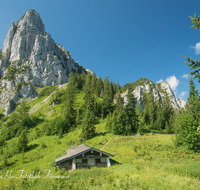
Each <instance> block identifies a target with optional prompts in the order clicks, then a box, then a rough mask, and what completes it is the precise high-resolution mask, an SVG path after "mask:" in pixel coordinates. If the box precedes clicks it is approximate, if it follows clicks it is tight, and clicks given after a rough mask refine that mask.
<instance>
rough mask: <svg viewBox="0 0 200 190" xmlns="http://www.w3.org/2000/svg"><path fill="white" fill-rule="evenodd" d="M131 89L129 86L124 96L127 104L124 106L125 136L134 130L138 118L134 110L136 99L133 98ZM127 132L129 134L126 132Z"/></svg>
mask: <svg viewBox="0 0 200 190" xmlns="http://www.w3.org/2000/svg"><path fill="white" fill-rule="evenodd" d="M132 91H133V90H132V88H131V86H129V88H128V93H127V95H126V98H127V102H126V105H125V115H126V117H125V120H126V121H125V125H126V128H127V129H128V130H127V134H128V133H130V132H131V131H135V130H136V126H137V122H138V117H137V114H136V111H135V108H136V99H135V98H134V96H133V94H132ZM128 131H129V132H128Z"/></svg>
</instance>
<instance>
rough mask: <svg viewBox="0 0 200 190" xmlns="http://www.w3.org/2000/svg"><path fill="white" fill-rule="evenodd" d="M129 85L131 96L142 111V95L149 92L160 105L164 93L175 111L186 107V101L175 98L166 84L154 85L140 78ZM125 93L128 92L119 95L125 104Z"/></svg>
mask: <svg viewBox="0 0 200 190" xmlns="http://www.w3.org/2000/svg"><path fill="white" fill-rule="evenodd" d="M128 85H130V84H128ZM131 85H132V87H133V96H134V97H135V98H136V99H137V102H138V103H139V104H140V107H141V108H142V109H144V103H143V93H149V92H150V91H151V92H152V94H153V97H154V100H155V101H157V100H159V101H160V102H161V103H162V100H163V97H164V96H165V92H166V93H167V94H168V96H169V97H170V101H171V104H172V106H173V108H174V109H175V110H179V109H180V108H182V107H183V108H185V106H186V101H185V100H180V99H179V98H176V97H175V94H174V92H173V90H172V89H171V86H170V85H169V83H167V82H161V83H158V84H156V83H154V82H152V81H151V80H149V79H146V78H140V79H138V80H137V81H135V82H133V83H132V84H131ZM125 86H126V85H125ZM127 93H128V91H126V92H125V93H122V94H121V96H122V98H123V99H124V102H125V103H126V101H127V98H126V95H127Z"/></svg>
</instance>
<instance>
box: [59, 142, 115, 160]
mask: <svg viewBox="0 0 200 190" xmlns="http://www.w3.org/2000/svg"><path fill="white" fill-rule="evenodd" d="M89 150H96V151H98V152H102V153H104V154H106V155H108V156H112V157H114V156H113V155H112V154H109V153H107V152H104V151H102V150H99V149H96V148H93V147H90V146H87V145H85V144H80V145H78V146H75V147H73V148H70V149H68V150H67V154H66V155H64V156H61V157H59V158H56V159H55V163H58V162H63V161H65V160H68V159H70V158H72V157H74V156H78V155H80V154H82V153H85V152H88V151H89Z"/></svg>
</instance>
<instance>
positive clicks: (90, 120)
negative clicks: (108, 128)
mask: <svg viewBox="0 0 200 190" xmlns="http://www.w3.org/2000/svg"><path fill="white" fill-rule="evenodd" d="M94 135H95V126H94V114H93V112H92V111H90V110H89V109H87V110H86V114H85V117H84V119H83V123H82V132H81V136H82V138H83V139H90V138H92V137H94Z"/></svg>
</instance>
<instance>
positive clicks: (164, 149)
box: [0, 88, 200, 190]
mask: <svg viewBox="0 0 200 190" xmlns="http://www.w3.org/2000/svg"><path fill="white" fill-rule="evenodd" d="M44 89H46V88H41V89H37V90H38V92H39V93H40V92H42V91H43V92H44V91H45V90H44ZM55 90H57V89H50V90H48V93H47V94H46V92H45V93H44V95H43V96H41V97H40V98H36V99H34V100H32V101H30V102H29V103H28V105H29V106H30V107H31V108H32V107H33V106H35V105H41V106H39V107H38V109H37V110H36V111H35V112H33V113H32V114H33V115H35V116H38V117H39V118H40V119H41V120H42V121H41V123H39V124H38V125H37V128H38V129H39V130H41V131H42V129H43V127H46V124H48V121H51V120H52V119H54V118H56V117H57V116H59V115H60V113H61V112H62V109H63V104H62V103H59V104H57V105H55V106H52V105H51V104H50V103H49V102H50V99H49V100H48V101H47V102H45V103H44V104H42V101H43V100H44V99H45V98H47V97H48V95H49V94H50V93H52V92H53V91H55ZM83 97H84V93H82V92H81V93H79V94H78V95H77V96H76V101H75V109H76V110H78V109H81V107H82V105H83V103H84V99H83ZM101 101H102V99H101V98H99V99H98V100H97V102H101ZM45 122H46V123H45ZM95 126H96V136H95V137H94V138H92V139H89V140H87V141H85V142H82V141H81V140H80V139H79V137H80V134H81V125H80V126H79V127H78V128H77V129H75V131H71V132H69V133H67V134H64V136H63V138H61V139H59V138H58V136H43V135H44V134H42V132H41V137H39V138H38V137H36V130H35V128H31V129H29V133H28V139H29V144H28V147H29V148H28V150H27V151H26V152H25V153H24V154H13V155H14V156H9V157H8V158H7V164H6V167H5V166H4V164H3V160H4V157H3V155H2V152H0V153H1V154H0V170H1V171H2V173H1V174H0V176H2V177H3V178H1V177H0V187H1V189H23V190H24V189H41V190H42V189H91V190H93V189H101V190H103V189H106V190H107V189H176V190H177V189H184V190H185V189H200V182H199V180H200V164H199V161H200V154H194V153H190V152H186V151H184V150H183V149H176V147H175V146H174V144H173V141H172V138H173V135H167V134H159V133H155V134H153V133H145V134H144V135H143V136H140V137H138V136H136V135H132V136H120V135H113V134H111V133H107V131H106V129H105V128H106V120H105V119H100V118H98V123H97V124H96V125H95ZM17 142H18V138H17V137H15V138H12V139H10V140H8V141H7V145H5V148H4V151H5V152H6V151H7V152H11V155H12V152H14V151H15V147H16V146H15V145H16V144H17ZM72 142H74V143H75V146H76V145H78V144H82V143H85V144H87V145H89V146H92V147H94V148H97V149H102V150H103V151H106V152H109V153H111V154H113V155H114V158H111V167H110V168H92V169H90V170H87V169H85V170H84V169H82V170H76V171H73V172H71V173H69V172H68V171H59V172H55V167H54V161H55V158H57V157H60V156H63V155H65V154H66V150H67V149H69V148H70V147H71V143H72ZM0 151H1V150H0ZM11 170H12V175H13V176H15V178H13V179H12V178H9V177H5V175H6V173H7V172H8V171H11ZM19 170H24V175H25V174H26V173H27V175H30V174H31V173H32V172H35V175H38V172H40V174H39V176H40V178H28V179H25V178H24V179H23V178H21V177H19V176H20V173H19ZM45 170H51V172H50V174H51V177H52V176H69V178H63V179H61V178H45V177H46V176H47V173H45ZM197 179H198V180H197Z"/></svg>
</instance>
